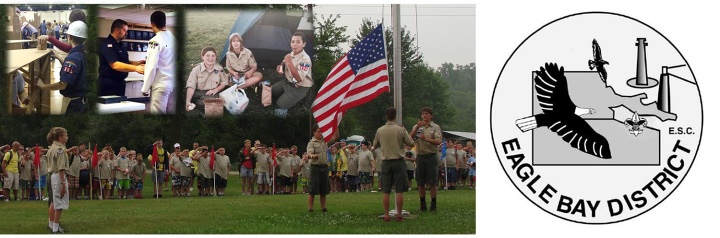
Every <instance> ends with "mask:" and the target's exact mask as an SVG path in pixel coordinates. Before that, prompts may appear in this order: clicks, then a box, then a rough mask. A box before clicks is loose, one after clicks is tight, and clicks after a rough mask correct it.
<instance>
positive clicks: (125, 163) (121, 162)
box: [115, 157, 130, 179]
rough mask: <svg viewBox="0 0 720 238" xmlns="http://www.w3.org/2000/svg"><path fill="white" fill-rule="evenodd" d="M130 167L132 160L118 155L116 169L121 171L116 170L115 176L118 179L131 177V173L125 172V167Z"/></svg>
mask: <svg viewBox="0 0 720 238" xmlns="http://www.w3.org/2000/svg"><path fill="white" fill-rule="evenodd" d="M129 168H130V160H129V159H128V158H127V157H117V159H116V160H115V169H120V171H117V170H116V171H115V178H117V179H129V178H130V174H126V173H125V169H129Z"/></svg>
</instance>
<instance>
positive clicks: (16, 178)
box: [3, 172, 20, 197]
mask: <svg viewBox="0 0 720 238" xmlns="http://www.w3.org/2000/svg"><path fill="white" fill-rule="evenodd" d="M3 188H5V189H14V190H17V189H18V188H20V174H19V173H13V172H7V177H5V182H3ZM8 197H10V196H8Z"/></svg>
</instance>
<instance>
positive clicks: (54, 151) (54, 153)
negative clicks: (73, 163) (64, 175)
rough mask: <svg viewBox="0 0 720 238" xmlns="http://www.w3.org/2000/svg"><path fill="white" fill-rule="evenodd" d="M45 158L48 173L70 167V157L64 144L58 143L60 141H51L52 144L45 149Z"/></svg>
mask: <svg viewBox="0 0 720 238" xmlns="http://www.w3.org/2000/svg"><path fill="white" fill-rule="evenodd" d="M47 158H48V162H49V163H48V165H49V166H48V172H49V173H59V172H60V170H65V171H67V170H68V169H70V159H69V157H68V154H67V149H66V148H65V145H63V144H60V142H57V141H53V144H52V145H50V149H48V151H47Z"/></svg>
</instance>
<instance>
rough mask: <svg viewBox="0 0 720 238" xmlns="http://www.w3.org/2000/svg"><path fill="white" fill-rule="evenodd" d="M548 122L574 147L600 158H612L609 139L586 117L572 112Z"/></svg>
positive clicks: (554, 130) (552, 129) (553, 129)
mask: <svg viewBox="0 0 720 238" xmlns="http://www.w3.org/2000/svg"><path fill="white" fill-rule="evenodd" d="M548 123H549V124H550V125H549V126H548V129H550V130H551V131H552V132H555V133H556V134H557V135H558V136H560V137H561V138H562V140H563V141H565V142H566V143H568V144H570V146H572V147H573V148H575V149H578V150H580V151H582V152H585V153H587V154H590V155H593V156H596V157H599V158H603V159H610V158H612V155H611V154H610V144H609V143H608V141H607V139H605V137H604V136H602V135H600V134H598V133H597V132H595V130H593V128H592V127H591V126H590V125H589V124H588V123H587V122H586V121H585V119H582V118H580V117H579V116H577V115H575V114H571V115H567V116H566V117H565V118H552V119H550V120H549V121H548Z"/></svg>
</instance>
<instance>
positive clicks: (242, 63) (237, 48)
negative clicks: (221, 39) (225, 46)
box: [225, 33, 263, 89]
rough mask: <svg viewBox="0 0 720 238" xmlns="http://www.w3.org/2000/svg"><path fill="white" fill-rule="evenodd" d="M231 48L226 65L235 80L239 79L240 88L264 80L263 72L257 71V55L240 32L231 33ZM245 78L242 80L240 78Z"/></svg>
mask: <svg viewBox="0 0 720 238" xmlns="http://www.w3.org/2000/svg"><path fill="white" fill-rule="evenodd" d="M229 40H230V50H228V52H227V54H226V55H225V66H227V69H228V73H230V76H231V77H232V78H233V80H239V83H240V84H239V85H237V87H238V88H239V89H243V88H247V87H250V86H253V85H255V84H257V83H258V82H260V80H262V77H263V76H262V74H261V73H260V72H257V62H256V61H255V56H253V53H252V52H251V51H250V50H249V49H248V48H245V47H244V45H243V38H242V36H240V34H238V33H232V34H231V35H230V38H229ZM243 77H244V78H245V79H244V80H240V78H243ZM243 82H244V83H243Z"/></svg>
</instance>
